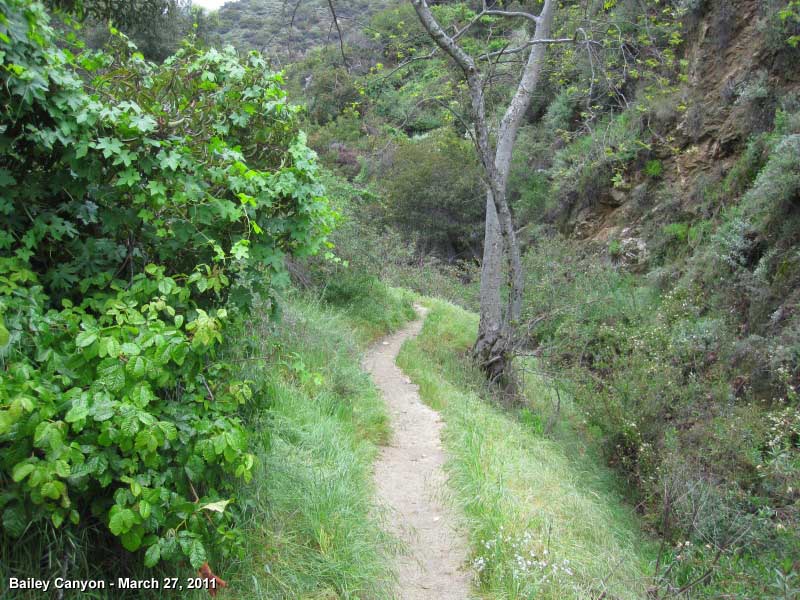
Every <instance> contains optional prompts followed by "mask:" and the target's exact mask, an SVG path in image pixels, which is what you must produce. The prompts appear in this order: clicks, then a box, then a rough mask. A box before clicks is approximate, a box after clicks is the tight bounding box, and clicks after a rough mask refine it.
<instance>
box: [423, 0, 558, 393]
mask: <svg viewBox="0 0 800 600" xmlns="http://www.w3.org/2000/svg"><path fill="white" fill-rule="evenodd" d="M411 2H412V5H413V6H414V9H415V11H416V13H417V16H418V17H419V19H420V22H421V23H422V25H423V27H424V28H425V30H426V31H427V32H428V33H429V34H430V36H431V37H432V38H433V40H434V41H435V42H436V44H437V45H438V46H439V47H440V48H441V49H442V50H444V51H445V52H447V54H449V55H450V57H451V58H452V59H453V60H454V61H455V62H456V64H457V65H458V66H459V67H460V68H461V70H462V72H463V73H464V77H465V78H466V80H467V86H468V88H469V92H470V100H471V104H472V106H471V108H472V119H473V124H474V127H475V131H474V141H475V145H476V149H477V152H478V158H479V159H480V162H481V165H482V166H483V169H484V172H485V181H486V186H487V205H486V231H485V238H484V241H485V245H484V260H483V265H482V270H481V294H480V298H481V315H480V317H481V319H480V327H479V331H478V339H477V341H476V342H475V348H474V354H475V357H476V359H477V360H478V361H479V362H480V364H481V365H482V366H483V368H484V369H485V370H486V371H487V374H488V375H489V377H490V378H492V379H496V378H498V377H501V376H503V375H504V374H505V372H506V369H507V368H508V365H509V359H510V354H511V351H512V349H513V334H514V329H515V327H516V326H517V324H518V322H519V318H520V312H521V308H522V291H523V272H522V260H521V257H520V249H519V243H518V241H517V238H516V232H515V230H514V225H513V222H512V218H511V210H510V209H509V206H508V199H507V194H506V190H507V184H508V174H509V170H510V168H511V156H512V152H513V149H514V143H515V141H516V138H517V133H518V131H519V127H520V124H521V123H522V119H523V117H524V115H525V112H526V111H527V110H528V107H529V106H530V102H531V98H532V97H533V92H534V90H535V89H536V86H537V84H538V82H539V78H540V75H541V71H542V66H543V63H544V56H545V47H546V45H547V43H550V42H553V41H554V40H550V39H549V37H548V36H549V35H550V28H551V24H552V19H553V10H554V6H553V4H554V3H553V0H545V2H544V6H543V8H542V11H541V13H540V14H539V15H533V14H529V13H522V12H513V13H512V12H506V11H500V10H489V9H488V8H487V6H486V3H485V2H484V3H483V11H482V12H481V14H492V15H504V16H507V17H525V18H527V19H529V20H531V21H533V22H534V23H535V27H536V30H535V33H534V35H533V37H532V38H531V39H530V40H529V41H528V45H529V46H530V53H529V56H528V60H527V61H526V65H525V67H524V69H523V72H522V74H521V77H520V81H519V84H518V86H517V89H516V91H515V93H514V96H513V98H512V99H511V101H510V103H509V105H508V108H507V109H506V112H505V114H504V116H503V119H502V120H501V122H500V128H499V130H498V135H497V143H496V146H495V147H494V148H493V147H492V144H491V141H490V137H489V125H488V121H487V117H486V103H485V97H484V78H483V76H482V73H481V71H480V69H479V68H478V66H477V64H476V62H475V60H474V59H473V58H472V57H471V56H469V55H468V54H467V53H466V52H465V51H464V50H463V49H462V48H461V47H460V46H459V45H458V43H457V42H456V39H455V38H453V37H450V36H449V35H447V33H445V31H444V30H443V29H442V27H441V26H440V25H439V23H438V22H437V21H436V19H435V18H434V16H433V13H432V12H431V10H430V7H429V6H428V4H427V2H426V1H425V0H411ZM479 16H480V15H479ZM476 20H477V19H475V20H473V23H474V22H476ZM468 27H469V25H468V26H467V28H468ZM465 29H466V28H465ZM465 29H463V30H461V31H460V32H458V34H456V38H457V37H458V36H460V35H461V34H462V33H463V32H464V31H465ZM503 257H505V262H506V265H507V271H508V283H507V286H508V299H507V302H506V304H505V306H503V304H504V303H503V300H502V297H503V294H502V289H503V284H502V280H503V276H502V264H503Z"/></svg>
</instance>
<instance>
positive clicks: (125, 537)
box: [120, 529, 142, 552]
mask: <svg viewBox="0 0 800 600" xmlns="http://www.w3.org/2000/svg"><path fill="white" fill-rule="evenodd" d="M120 541H121V542H122V545H123V546H124V548H125V550H127V551H128V552H136V551H137V550H138V549H139V547H140V546H141V545H142V534H141V533H139V531H138V529H131V530H130V531H128V532H127V533H124V534H122V537H121V538H120Z"/></svg>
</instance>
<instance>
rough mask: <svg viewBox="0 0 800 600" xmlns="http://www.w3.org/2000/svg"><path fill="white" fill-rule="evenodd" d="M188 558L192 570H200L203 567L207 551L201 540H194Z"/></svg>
mask: <svg viewBox="0 0 800 600" xmlns="http://www.w3.org/2000/svg"><path fill="white" fill-rule="evenodd" d="M188 556H189V562H190V563H191V565H192V568H194V569H199V568H200V567H202V566H203V563H204V562H206V549H205V547H203V543H202V542H201V541H200V540H197V539H195V540H192V543H191V546H190V547H189V554H188Z"/></svg>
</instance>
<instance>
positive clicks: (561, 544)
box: [398, 301, 652, 600]
mask: <svg viewBox="0 0 800 600" xmlns="http://www.w3.org/2000/svg"><path fill="white" fill-rule="evenodd" d="M430 306H431V308H432V310H431V312H430V314H429V316H428V319H427V321H426V323H425V326H424V328H423V330H422V333H421V335H420V336H419V337H418V338H417V339H415V340H410V341H408V342H406V344H405V345H404V347H403V349H402V351H401V354H400V357H399V360H398V362H399V364H400V365H401V367H402V368H403V370H404V371H405V372H406V373H407V374H408V375H409V376H410V377H411V378H412V379H413V380H414V381H415V382H417V383H418V384H419V385H420V390H421V393H422V396H423V398H424V399H425V400H426V401H427V402H429V403H430V404H431V405H432V406H434V407H435V408H438V409H440V410H441V411H442V414H443V416H444V419H445V422H446V426H445V429H444V442H445V446H446V449H447V451H448V452H449V454H450V457H451V458H450V461H449V463H448V469H449V476H450V483H451V485H452V488H453V490H454V494H455V497H456V499H457V502H458V503H459V504H460V505H461V506H462V508H463V511H464V514H465V515H466V519H467V525H468V530H469V536H470V541H471V547H472V556H471V560H472V563H473V567H474V568H475V570H476V572H477V574H478V578H479V587H480V589H481V591H482V592H484V593H485V594H486V595H487V597H490V598H503V599H506V598H508V599H512V598H532V597H535V598H537V600H548V599H553V600H556V599H565V598H576V599H578V598H580V599H584V598H591V597H600V596H601V595H602V594H603V593H604V592H605V594H606V596H605V597H609V598H610V597H613V598H621V599H622V598H625V599H627V598H631V599H632V598H643V597H645V595H646V583H647V577H646V573H647V565H648V563H649V560H650V558H651V555H652V554H651V553H652V546H651V544H650V542H649V541H648V540H647V539H646V538H644V537H643V536H642V534H641V533H640V531H639V530H638V528H637V524H636V521H635V518H634V516H633V514H632V510H631V509H629V508H628V507H626V506H625V504H624V502H623V501H622V499H621V497H620V495H619V493H618V490H617V488H616V486H617V482H616V479H615V477H614V476H613V474H612V473H611V472H610V471H608V470H607V469H606V468H605V467H604V466H603V465H602V463H601V462H600V461H599V460H598V459H597V457H596V456H595V455H594V454H593V453H592V452H591V451H587V450H586V449H585V448H583V447H582V446H581V444H580V442H579V440H578V439H577V438H576V436H575V434H574V433H572V430H571V429H570V428H569V427H564V428H562V430H561V431H559V432H558V433H557V434H555V435H553V436H550V437H546V436H545V435H544V434H543V433H542V428H541V427H539V426H536V425H537V422H536V420H535V419H534V420H533V423H531V422H530V421H531V419H530V418H528V419H527V420H526V419H524V418H523V419H522V420H520V419H518V418H515V416H514V414H512V413H509V412H508V411H505V410H503V409H501V408H499V407H497V406H495V405H493V404H492V403H491V402H488V401H487V400H485V399H484V398H482V383H481V376H480V374H479V373H477V372H475V370H473V369H472V367H471V366H470V365H469V361H468V359H467V358H466V356H465V354H466V351H467V350H468V348H469V346H470V344H471V343H472V341H473V340H474V336H475V330H476V325H477V323H476V318H475V316H474V315H472V314H470V313H467V312H465V311H463V310H461V309H459V308H456V307H454V306H452V305H450V304H447V303H444V302H440V301H432V302H430ZM526 391H527V394H528V395H529V396H530V397H531V399H532V401H533V402H534V405H535V403H537V402H541V401H542V400H544V399H546V397H547V396H548V395H549V394H550V390H548V389H547V388H546V387H545V386H544V385H543V384H542V383H541V382H540V381H537V380H535V379H534V380H530V379H529V381H528V389H527V390H526ZM566 410H568V407H562V411H566ZM524 414H526V415H530V414H531V413H530V411H529V412H527V413H524Z"/></svg>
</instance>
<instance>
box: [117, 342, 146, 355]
mask: <svg viewBox="0 0 800 600" xmlns="http://www.w3.org/2000/svg"><path fill="white" fill-rule="evenodd" d="M141 351H142V349H141V348H140V347H139V344H135V343H133V342H125V343H124V344H122V346H120V352H122V353H123V354H127V355H128V356H138V355H139V354H140V353H141Z"/></svg>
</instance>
